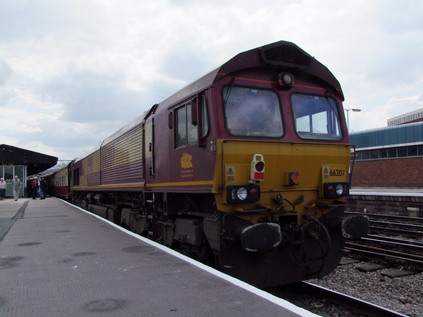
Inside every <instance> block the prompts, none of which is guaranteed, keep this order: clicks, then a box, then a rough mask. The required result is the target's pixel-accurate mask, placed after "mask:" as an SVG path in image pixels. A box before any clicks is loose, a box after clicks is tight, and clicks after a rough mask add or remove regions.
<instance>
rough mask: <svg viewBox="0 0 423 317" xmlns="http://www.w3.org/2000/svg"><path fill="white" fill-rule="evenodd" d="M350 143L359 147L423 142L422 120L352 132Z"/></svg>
mask: <svg viewBox="0 0 423 317" xmlns="http://www.w3.org/2000/svg"><path fill="white" fill-rule="evenodd" d="M350 140H351V143H352V144H354V145H355V147H356V148H357V149H359V148H369V147H379V146H397V145H406V144H411V143H414V144H415V143H422V144H423V122H416V123H410V124H405V125H398V126H391V127H387V128H379V129H372V130H364V131H360V132H353V133H351V134H350Z"/></svg>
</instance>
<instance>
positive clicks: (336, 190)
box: [323, 183, 349, 198]
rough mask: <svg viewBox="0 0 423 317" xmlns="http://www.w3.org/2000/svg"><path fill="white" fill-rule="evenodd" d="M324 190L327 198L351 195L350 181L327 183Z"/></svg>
mask: <svg viewBox="0 0 423 317" xmlns="http://www.w3.org/2000/svg"><path fill="white" fill-rule="evenodd" d="M323 191H324V195H325V197H326V198H336V197H345V196H348V195H349V185H348V183H325V184H323Z"/></svg>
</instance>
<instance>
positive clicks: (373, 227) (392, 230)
mask: <svg viewBox="0 0 423 317" xmlns="http://www.w3.org/2000/svg"><path fill="white" fill-rule="evenodd" d="M347 214H357V213H347ZM366 215H367V216H368V217H369V220H370V234H368V235H367V237H363V238H361V239H359V240H353V241H347V242H346V243H345V251H346V252H347V253H349V254H360V255H365V256H367V257H377V258H382V259H383V260H384V261H388V262H395V263H400V264H407V265H409V266H411V267H413V268H416V269H418V270H421V271H423V240H422V239H421V238H422V237H423V219H422V218H414V217H404V216H395V215H386V214H366ZM386 234H389V236H387V235H386Z"/></svg>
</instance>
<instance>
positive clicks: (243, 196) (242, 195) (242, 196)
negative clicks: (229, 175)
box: [236, 187, 248, 200]
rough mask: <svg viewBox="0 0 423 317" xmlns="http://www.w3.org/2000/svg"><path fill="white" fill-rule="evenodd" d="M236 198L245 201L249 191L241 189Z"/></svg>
mask: <svg viewBox="0 0 423 317" xmlns="http://www.w3.org/2000/svg"><path fill="white" fill-rule="evenodd" d="M236 196H237V198H238V199H239V200H245V199H246V198H247V196H248V192H247V189H246V188H245V187H240V188H238V190H237V191H236Z"/></svg>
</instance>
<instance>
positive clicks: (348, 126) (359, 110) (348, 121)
mask: <svg viewBox="0 0 423 317" xmlns="http://www.w3.org/2000/svg"><path fill="white" fill-rule="evenodd" d="M344 110H345V111H346V112H347V129H348V133H350V110H351V111H353V112H361V109H358V108H351V109H347V108H344Z"/></svg>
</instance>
